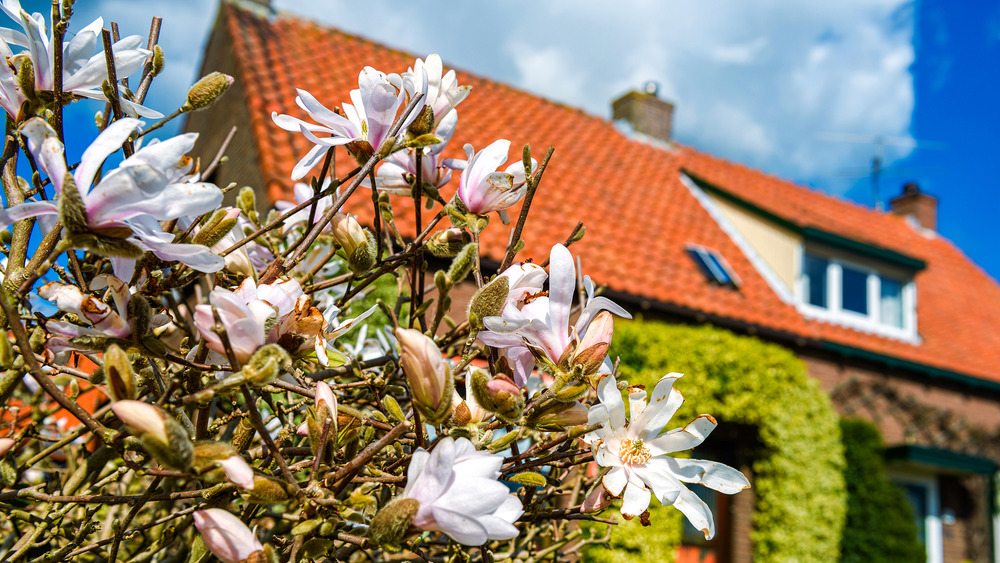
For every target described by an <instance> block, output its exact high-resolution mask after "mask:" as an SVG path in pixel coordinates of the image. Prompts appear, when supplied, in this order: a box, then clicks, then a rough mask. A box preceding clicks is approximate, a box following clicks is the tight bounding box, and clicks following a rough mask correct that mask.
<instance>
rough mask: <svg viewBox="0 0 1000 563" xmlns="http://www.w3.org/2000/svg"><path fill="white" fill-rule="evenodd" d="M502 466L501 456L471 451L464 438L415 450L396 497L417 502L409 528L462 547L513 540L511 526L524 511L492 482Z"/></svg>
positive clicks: (499, 485)
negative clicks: (438, 534) (441, 535)
mask: <svg viewBox="0 0 1000 563" xmlns="http://www.w3.org/2000/svg"><path fill="white" fill-rule="evenodd" d="M502 464H503V456H499V455H494V454H490V453H487V452H479V451H476V448H475V446H473V445H472V442H470V441H469V440H467V439H465V438H459V439H457V440H455V439H452V438H444V439H443V440H441V441H440V442H438V445H437V446H436V447H435V448H434V451H433V452H431V453H428V452H427V451H426V450H424V449H423V448H420V449H418V450H417V451H415V452H414V453H413V459H412V460H411V461H410V467H409V470H408V471H407V474H406V488H405V489H404V490H403V495H402V497H401V498H408V499H414V500H416V501H418V502H419V503H420V508H419V509H418V510H417V514H416V516H415V517H414V519H413V526H415V527H417V528H419V529H421V530H428V531H439V532H444V533H445V534H447V535H448V536H450V537H451V538H452V539H453V540H455V541H457V542H458V543H461V544H463V545H482V544H484V543H486V541H488V540H506V539H510V538H513V537H516V536H517V533H518V532H517V528H515V527H514V522H515V521H517V519H518V518H520V517H521V514H523V513H524V509H523V508H522V506H521V501H520V500H518V498H517V497H516V496H514V495H513V494H512V493H511V492H510V489H508V488H507V486H506V485H504V484H503V483H500V482H499V481H498V480H497V479H498V478H499V477H500V466H501V465H502Z"/></svg>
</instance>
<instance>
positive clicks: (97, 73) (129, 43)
mask: <svg viewBox="0 0 1000 563" xmlns="http://www.w3.org/2000/svg"><path fill="white" fill-rule="evenodd" d="M0 10H3V11H4V13H6V14H7V15H8V16H9V17H10V18H11V19H12V20H14V21H15V22H17V23H18V24H19V25H20V26H21V29H22V30H23V33H22V32H19V31H15V30H13V29H6V28H0V55H2V56H3V57H4V59H5V60H9V59H10V58H11V57H12V56H14V52H13V50H12V49H11V48H10V46H11V45H14V46H17V47H23V48H24V49H25V53H26V54H27V55H28V56H30V57H31V63H32V67H33V69H34V84H35V90H36V91H51V90H53V89H54V88H55V79H54V77H53V67H54V62H53V47H54V45H53V42H52V38H51V37H50V35H49V33H48V31H47V30H46V26H45V18H44V16H42V14H39V13H35V14H31V15H29V14H28V13H27V12H25V11H24V10H23V9H22V8H21V3H20V2H19V1H18V0H3V2H2V3H0ZM102 27H104V20H103V19H101V18H97V19H96V20H94V21H93V22H91V24H90V25H88V26H87V27H85V28H83V29H81V30H80V31H79V33H77V34H76V36H74V37H73V38H72V39H70V38H68V37H67V40H66V41H64V42H63V46H62V65H63V73H62V74H63V78H62V80H63V82H62V88H63V91H64V92H71V93H73V94H75V95H77V96H80V97H83V98H90V99H94V100H100V101H104V102H106V101H108V99H107V97H106V96H105V95H104V92H102V91H101V83H102V82H104V81H105V80H107V78H108V68H107V62H106V59H105V56H104V47H103V43H102V42H101V28H102ZM145 41H146V40H145V39H143V38H142V36H139V35H130V36H128V37H124V38H122V39H120V40H119V41H117V42H115V43H114V45H112V46H111V49H112V51H113V52H114V54H115V74H116V76H118V78H119V79H121V78H124V77H127V76H129V75H131V74H134V73H135V72H137V71H139V70H140V69H141V68H142V67H143V65H145V64H146V60H147V59H148V58H149V57H150V56H151V55H152V54H153V53H152V51H149V50H148V49H143V48H142V47H140V45H142V44H143V43H145ZM97 47H100V50H99V51H98V52H97V53H96V54H95V53H94V49H95V48H97ZM119 91H120V96H119V99H120V102H121V106H122V109H123V110H124V111H125V113H126V114H128V115H129V116H130V117H136V116H142V117H151V118H160V117H163V114H162V113H160V112H158V111H154V110H152V109H149V108H147V107H145V106H142V105H139V104H138V103H135V102H133V101H130V100H129V99H128V98H127V97H126V95H125V91H124V89H123V88H121V86H119ZM24 100H25V97H24V94H23V92H21V90H20V87H19V86H18V84H17V78H16V77H15V76H14V75H13V71H12V69H10V68H9V67H8V65H3V68H2V69H0V105H2V106H3V108H4V109H5V110H6V111H7V113H8V114H10V115H11V116H12V117H16V116H17V113H18V108H19V107H20V105H21V103H22V102H23V101H24Z"/></svg>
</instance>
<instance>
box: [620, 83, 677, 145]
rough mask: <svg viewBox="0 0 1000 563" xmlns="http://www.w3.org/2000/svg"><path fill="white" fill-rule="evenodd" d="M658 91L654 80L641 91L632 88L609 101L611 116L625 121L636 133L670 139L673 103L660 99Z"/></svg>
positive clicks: (663, 139)
mask: <svg viewBox="0 0 1000 563" xmlns="http://www.w3.org/2000/svg"><path fill="white" fill-rule="evenodd" d="M658 91H659V85H658V84H657V83H656V82H647V83H646V85H645V87H644V91H643V92H638V91H636V90H633V91H631V92H629V93H628V94H625V95H624V96H622V97H620V98H618V99H617V100H615V101H613V102H611V113H612V117H611V118H612V119H613V120H614V121H619V120H622V121H625V122H627V123H628V124H629V126H630V127H631V128H632V129H633V130H634V131H635V132H636V133H641V134H643V135H648V136H650V137H653V138H654V139H658V140H660V141H664V142H668V141H670V127H671V122H672V120H673V114H674V105H673V104H671V103H670V102H668V101H666V100H661V99H660V98H659V97H658V96H657V93H658Z"/></svg>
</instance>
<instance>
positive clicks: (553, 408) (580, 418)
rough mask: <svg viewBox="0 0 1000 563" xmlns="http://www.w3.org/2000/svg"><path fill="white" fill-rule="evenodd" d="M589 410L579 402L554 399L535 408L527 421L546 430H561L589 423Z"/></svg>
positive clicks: (532, 425) (529, 424)
mask: <svg viewBox="0 0 1000 563" xmlns="http://www.w3.org/2000/svg"><path fill="white" fill-rule="evenodd" d="M587 411H588V409H587V407H585V406H583V405H582V404H580V403H579V402H575V401H574V402H572V403H563V402H560V401H552V402H551V403H549V404H548V405H545V406H543V407H542V408H540V409H537V410H535V411H534V412H533V413H532V414H531V417H530V418H528V420H526V421H525V423H526V424H527V425H528V426H531V427H532V428H537V429H538V430H543V431H545V432H559V431H562V430H566V429H567V428H570V427H572V426H580V425H582V424H587Z"/></svg>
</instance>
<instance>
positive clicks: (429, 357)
mask: <svg viewBox="0 0 1000 563" xmlns="http://www.w3.org/2000/svg"><path fill="white" fill-rule="evenodd" d="M395 334H396V338H397V339H398V340H399V345H400V348H401V349H402V351H401V358H400V363H401V365H402V367H403V373H404V374H405V375H406V381H407V382H408V383H409V385H410V393H411V396H412V399H413V405H414V407H415V408H417V409H418V410H419V411H420V414H421V415H422V416H423V417H424V420H425V421H426V422H429V423H430V424H434V425H438V424H440V423H442V422H444V420H445V419H446V418H447V417H448V416H449V415H450V414H451V395H452V392H453V390H454V388H455V386H454V380H453V379H452V377H451V373H450V371H449V370H448V367H447V366H446V365H445V364H444V358H443V357H442V356H441V350H440V349H438V347H437V344H434V341H433V340H432V339H430V338H429V337H427V336H426V335H424V334H423V333H422V332H420V331H419V330H414V329H412V328H397V329H396V333H395Z"/></svg>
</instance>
